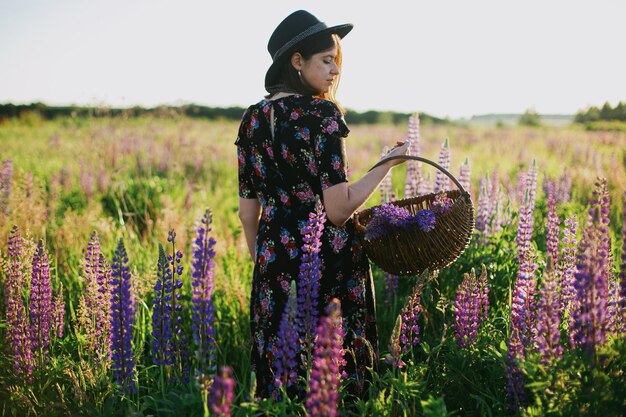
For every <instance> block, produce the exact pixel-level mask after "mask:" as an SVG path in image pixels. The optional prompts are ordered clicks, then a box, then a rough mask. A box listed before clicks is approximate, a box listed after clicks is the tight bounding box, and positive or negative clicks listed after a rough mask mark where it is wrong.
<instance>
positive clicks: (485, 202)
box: [476, 177, 490, 234]
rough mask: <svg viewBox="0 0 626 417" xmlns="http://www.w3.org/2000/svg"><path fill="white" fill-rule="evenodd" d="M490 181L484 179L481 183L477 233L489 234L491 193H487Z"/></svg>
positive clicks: (477, 210)
mask: <svg viewBox="0 0 626 417" xmlns="http://www.w3.org/2000/svg"><path fill="white" fill-rule="evenodd" d="M487 184H488V179H487V178H485V177H483V178H481V179H480V182H479V189H480V191H479V193H478V203H477V204H478V207H477V209H476V212H477V213H476V231H477V232H478V233H480V234H485V233H486V232H487V225H488V222H489V211H490V209H489V206H490V200H489V192H488V191H487Z"/></svg>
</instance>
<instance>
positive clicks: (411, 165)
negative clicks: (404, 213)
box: [404, 113, 422, 198]
mask: <svg viewBox="0 0 626 417" xmlns="http://www.w3.org/2000/svg"><path fill="white" fill-rule="evenodd" d="M406 139H407V140H408V141H410V142H411V144H410V145H409V153H408V154H409V155H414V156H419V154H420V143H419V142H420V119H419V114H417V113H415V114H412V115H410V116H409V122H408V131H407V135H406ZM421 182H422V163H421V162H420V161H414V160H408V161H406V180H405V185H404V198H410V197H415V196H416V195H419V193H420V191H419V189H420V184H421Z"/></svg>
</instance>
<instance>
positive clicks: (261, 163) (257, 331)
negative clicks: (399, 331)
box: [235, 95, 378, 397]
mask: <svg viewBox="0 0 626 417" xmlns="http://www.w3.org/2000/svg"><path fill="white" fill-rule="evenodd" d="M271 107H274V126H275V128H274V129H275V130H274V139H272V134H271V128H270V126H271V125H270V114H271V113H270V110H271ZM348 132H349V130H348V128H347V126H346V125H345V122H344V121H343V118H342V115H341V113H340V112H339V110H338V109H337V107H336V105H335V104H334V103H332V102H330V101H327V100H321V99H317V98H314V97H312V96H305V95H291V96H287V97H283V98H280V99H277V100H274V101H269V100H262V101H260V102H259V103H257V104H254V105H252V106H250V107H249V108H248V109H247V110H246V112H245V113H244V116H243V118H242V120H241V125H240V128H239V134H238V137H237V140H236V141H235V144H236V145H237V156H238V161H239V162H238V165H239V196H240V197H243V198H256V199H258V200H259V202H260V203H261V207H262V213H261V219H260V223H259V229H258V233H257V238H256V253H257V259H256V264H255V267H254V274H253V277H252V293H251V298H250V330H251V332H250V337H251V340H250V342H251V348H252V355H251V360H252V369H253V370H254V371H255V372H256V377H257V396H260V397H268V396H271V395H272V394H273V393H275V387H274V385H275V384H274V376H273V369H272V355H273V353H272V348H273V346H274V344H275V343H276V339H277V333H278V326H279V324H280V319H281V316H282V314H283V312H284V310H285V304H286V302H287V296H288V292H289V287H290V282H291V280H296V282H297V281H298V271H299V265H300V250H301V249H300V248H301V247H302V243H303V240H302V235H301V233H300V230H301V228H302V227H303V226H304V225H305V224H306V222H307V219H308V215H309V213H310V212H312V211H314V208H315V202H316V200H317V198H319V199H320V200H321V201H322V203H323V195H322V190H324V189H326V188H328V187H330V186H333V185H336V184H339V183H341V182H345V181H347V178H346V177H347V167H346V160H345V152H344V138H345V137H346V136H347V135H348ZM321 241H322V246H321V250H320V257H321V260H322V262H323V272H322V279H321V282H320V293H319V294H320V295H319V299H318V308H319V310H320V311H319V313H320V315H322V314H323V313H324V309H325V307H326V305H327V304H328V302H329V301H330V300H331V299H332V298H338V299H339V300H340V302H341V310H342V313H343V318H344V329H345V331H346V336H345V339H344V340H345V345H344V347H345V348H346V351H347V354H346V357H345V359H346V361H347V364H346V367H345V371H346V373H347V374H348V376H349V377H350V378H353V381H354V382H353V383H351V384H350V389H349V391H351V392H353V393H354V394H359V395H360V391H362V390H363V388H365V382H366V381H367V380H368V379H369V378H368V377H367V376H368V373H367V369H366V368H367V367H376V364H377V356H378V340H377V332H376V314H375V304H374V289H373V283H372V276H371V271H370V267H369V263H368V259H367V257H366V256H365V253H364V252H363V250H362V247H361V245H360V243H359V241H358V239H357V238H356V234H355V228H354V223H353V221H352V219H349V220H348V221H347V223H346V224H345V225H344V226H343V227H336V226H334V225H333V224H332V223H331V222H330V221H329V220H328V219H327V220H326V223H325V225H324V232H323V236H322V239H321Z"/></svg>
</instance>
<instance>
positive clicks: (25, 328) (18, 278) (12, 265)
mask: <svg viewBox="0 0 626 417" xmlns="http://www.w3.org/2000/svg"><path fill="white" fill-rule="evenodd" d="M22 249H23V242H22V235H21V234H20V233H19V230H18V228H17V226H13V228H12V229H11V232H10V234H9V251H8V255H9V262H8V268H7V276H6V281H5V284H6V287H5V289H4V293H5V297H6V322H7V327H8V329H7V339H8V340H9V343H10V344H11V347H12V351H13V370H14V371H15V373H16V374H17V375H19V376H21V377H22V378H24V381H26V382H28V381H30V380H31V378H32V372H33V357H32V350H31V340H30V337H29V333H30V332H29V330H30V329H29V323H28V316H27V315H26V306H25V304H24V298H23V297H22V287H23V285H24V276H23V272H22Z"/></svg>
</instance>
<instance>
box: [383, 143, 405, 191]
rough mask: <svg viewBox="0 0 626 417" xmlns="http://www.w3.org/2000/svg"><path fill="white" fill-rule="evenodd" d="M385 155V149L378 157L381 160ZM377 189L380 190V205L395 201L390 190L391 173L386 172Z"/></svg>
mask: <svg viewBox="0 0 626 417" xmlns="http://www.w3.org/2000/svg"><path fill="white" fill-rule="evenodd" d="M386 154H387V147H385V149H383V153H382V154H381V155H380V156H381V158H382V157H383V156H385V155H386ZM407 169H408V168H407ZM407 175H408V173H407ZM379 189H380V201H381V203H388V202H390V201H392V200H395V196H394V195H393V189H392V184H391V171H390V172H387V174H386V175H385V178H383V180H382V181H381V182H380V186H379ZM405 195H406V194H405Z"/></svg>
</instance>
